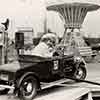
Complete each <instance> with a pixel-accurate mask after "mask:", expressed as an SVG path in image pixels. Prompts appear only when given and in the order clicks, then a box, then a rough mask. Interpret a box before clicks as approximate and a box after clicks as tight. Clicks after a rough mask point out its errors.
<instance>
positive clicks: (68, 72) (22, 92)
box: [0, 0, 100, 100]
mask: <svg viewBox="0 0 100 100" xmlns="http://www.w3.org/2000/svg"><path fill="white" fill-rule="evenodd" d="M99 8H100V6H98V5H95V4H90V3H78V2H75V3H67V2H66V1H64V0H62V1H60V0H59V2H53V3H51V4H49V5H48V6H47V10H53V11H56V12H58V13H59V14H60V16H62V18H63V20H64V22H65V25H64V26H65V31H64V35H63V38H62V41H61V43H60V44H59V45H58V47H57V48H58V49H59V48H60V49H61V51H62V52H61V53H62V54H63V55H62V56H60V55H58V56H53V57H51V58H44V57H40V56H34V55H19V57H18V61H16V62H12V63H8V64H3V65H1V66H0V80H1V82H0V86H1V87H3V88H4V89H3V90H2V91H0V92H3V93H8V92H9V90H10V89H13V90H14V91H13V92H14V93H15V94H17V95H18V96H19V97H20V99H21V100H32V99H33V98H34V97H35V95H36V93H37V91H39V90H41V89H45V88H48V87H51V86H54V85H58V84H61V83H64V82H66V81H67V80H68V79H72V80H75V82H76V81H80V82H87V83H92V84H95V85H100V84H99V83H95V82H90V81H87V80H84V79H85V78H86V74H87V70H86V63H85V61H84V59H83V58H82V57H80V56H73V55H66V54H68V53H67V52H66V50H67V49H68V48H69V47H72V48H73V49H74V48H80V47H85V45H84V41H83V43H82V45H81V43H80V42H79V41H76V40H77V38H76V37H75V35H76V34H77V32H75V29H77V30H78V33H80V28H81V26H82V23H83V21H84V18H85V16H86V14H87V12H88V11H93V10H97V9H99ZM69 29H70V32H68V30H69ZM81 42H82V41H81ZM57 48H56V49H57ZM57 53H59V52H57ZM69 53H70V52H69Z"/></svg>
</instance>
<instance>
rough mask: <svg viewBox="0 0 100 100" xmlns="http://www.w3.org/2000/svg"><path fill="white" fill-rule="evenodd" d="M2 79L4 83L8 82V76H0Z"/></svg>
mask: <svg viewBox="0 0 100 100" xmlns="http://www.w3.org/2000/svg"><path fill="white" fill-rule="evenodd" d="M0 79H1V80H4V81H8V75H7V74H0Z"/></svg>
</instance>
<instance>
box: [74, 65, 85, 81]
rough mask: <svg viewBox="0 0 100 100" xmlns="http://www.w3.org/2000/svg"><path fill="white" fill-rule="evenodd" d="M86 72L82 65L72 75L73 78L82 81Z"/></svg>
mask: <svg viewBox="0 0 100 100" xmlns="http://www.w3.org/2000/svg"><path fill="white" fill-rule="evenodd" d="M86 75H87V71H86V68H85V67H84V65H80V66H79V67H78V68H77V70H76V71H75V73H74V76H73V77H74V78H76V79H82V80H84V79H85V78H86Z"/></svg>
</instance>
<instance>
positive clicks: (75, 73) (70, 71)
mask: <svg viewBox="0 0 100 100" xmlns="http://www.w3.org/2000/svg"><path fill="white" fill-rule="evenodd" d="M86 74H87V72H86V64H85V62H84V60H83V59H82V58H80V57H74V56H73V55H67V56H63V57H61V56H56V57H52V58H43V57H39V56H32V55H21V56H19V62H15V63H14V62H13V63H10V64H4V65H1V66H0V82H1V83H0V85H3V86H4V87H5V89H4V90H2V92H4V91H6V92H8V91H9V89H6V88H12V87H14V93H17V94H18V96H19V97H20V98H21V99H23V100H32V99H33V98H34V97H35V95H36V93H37V91H38V90H40V89H41V82H42V83H43V82H44V83H45V82H46V83H50V82H53V81H56V80H59V79H62V78H66V76H70V77H73V78H77V79H85V77H86Z"/></svg>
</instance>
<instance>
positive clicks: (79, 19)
mask: <svg viewBox="0 0 100 100" xmlns="http://www.w3.org/2000/svg"><path fill="white" fill-rule="evenodd" d="M99 8H100V6H98V5H96V4H91V3H78V2H73V3H68V2H67V1H65V0H58V1H56V2H51V3H48V4H47V10H49V11H55V12H58V13H59V15H60V17H61V19H62V21H64V27H65V31H64V35H63V38H62V41H61V46H63V47H64V49H66V46H67V45H68V48H69V47H70V46H72V47H73V46H74V47H76V48H78V49H79V50H80V54H81V55H82V56H84V54H86V55H90V54H91V53H92V51H91V48H89V47H88V46H87V45H86V43H85V42H84V40H83V38H82V33H81V31H80V29H81V28H82V23H83V21H84V18H85V16H86V14H87V13H88V12H90V11H94V10H97V9H99ZM76 29H77V30H78V32H75V30H76ZM69 30H70V32H69ZM78 38H79V39H78ZM82 49H83V50H82ZM86 49H88V50H86ZM65 51H66V50H64V52H65ZM81 51H82V52H83V51H84V52H85V53H82V52H81Z"/></svg>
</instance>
